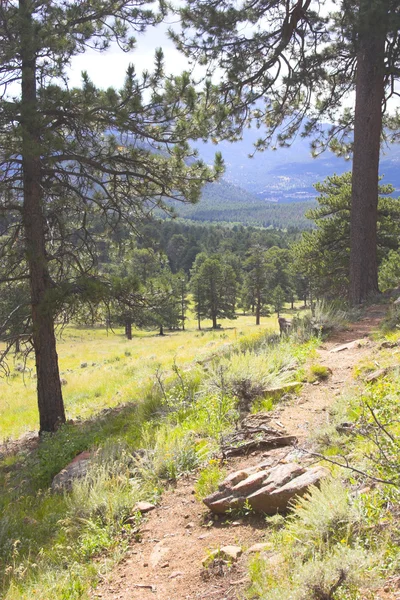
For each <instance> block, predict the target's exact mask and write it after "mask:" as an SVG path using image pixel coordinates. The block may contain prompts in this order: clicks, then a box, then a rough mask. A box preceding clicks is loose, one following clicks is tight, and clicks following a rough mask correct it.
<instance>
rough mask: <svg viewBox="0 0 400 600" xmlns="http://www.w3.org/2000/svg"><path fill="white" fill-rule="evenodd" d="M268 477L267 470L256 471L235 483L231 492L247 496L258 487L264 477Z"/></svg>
mask: <svg viewBox="0 0 400 600" xmlns="http://www.w3.org/2000/svg"><path fill="white" fill-rule="evenodd" d="M267 477H268V473H267V471H260V472H258V473H254V474H253V475H250V476H249V477H247V478H246V479H244V480H242V481H240V482H239V483H237V484H236V485H235V486H234V487H233V488H232V492H233V493H234V494H239V495H240V496H248V494H251V493H252V492H253V491H254V490H256V489H257V488H259V487H260V485H261V484H262V482H263V481H264V479H266V478H267Z"/></svg>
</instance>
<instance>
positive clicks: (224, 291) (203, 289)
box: [190, 253, 237, 329]
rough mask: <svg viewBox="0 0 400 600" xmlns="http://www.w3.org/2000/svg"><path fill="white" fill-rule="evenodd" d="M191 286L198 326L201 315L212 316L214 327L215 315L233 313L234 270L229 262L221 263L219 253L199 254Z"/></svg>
mask: <svg viewBox="0 0 400 600" xmlns="http://www.w3.org/2000/svg"><path fill="white" fill-rule="evenodd" d="M190 288H191V291H192V294H193V300H194V308H195V313H196V315H197V320H198V324H199V329H200V321H201V319H211V321H212V327H213V329H217V328H218V323H217V319H219V318H221V319H234V318H235V317H236V315H235V306H236V291H237V290H236V277H235V271H234V270H233V268H232V267H231V266H230V265H227V264H224V263H223V262H222V261H221V258H220V257H219V256H216V255H213V256H210V257H207V256H206V255H204V254H203V253H202V254H200V255H198V257H197V258H196V261H195V263H194V266H193V272H192V278H191V280H190Z"/></svg>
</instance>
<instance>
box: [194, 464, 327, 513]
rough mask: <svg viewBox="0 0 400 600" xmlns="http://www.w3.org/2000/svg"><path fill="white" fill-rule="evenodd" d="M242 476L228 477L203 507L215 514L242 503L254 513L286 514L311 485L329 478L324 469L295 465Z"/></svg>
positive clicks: (206, 499) (205, 499) (241, 472)
mask: <svg viewBox="0 0 400 600" xmlns="http://www.w3.org/2000/svg"><path fill="white" fill-rule="evenodd" d="M263 467H264V464H263ZM252 471H253V469H252ZM238 473H240V474H241V477H240V481H239V483H237V484H236V485H234V486H232V481H237V480H238V477H236V475H237V474H238ZM243 473H244V471H243V470H242V471H239V472H236V473H231V474H230V475H229V476H228V477H227V478H226V479H225V480H224V481H223V482H222V483H221V484H220V486H219V490H218V491H217V492H214V493H213V494H210V495H209V496H207V497H206V498H204V500H203V502H204V504H205V505H206V506H207V507H208V508H209V509H210V510H211V511H212V512H213V513H214V514H217V515H218V514H224V513H226V512H228V511H229V510H232V509H240V508H242V507H243V505H244V504H245V502H247V503H248V504H249V505H250V506H251V508H252V509H253V510H254V511H255V512H260V513H266V514H269V515H273V514H276V513H277V512H281V513H282V512H286V511H287V510H288V508H289V504H290V501H291V500H292V499H293V498H295V497H296V496H303V495H304V494H305V493H306V491H307V490H308V488H309V487H310V486H311V485H318V484H319V482H320V481H321V479H323V478H324V477H327V476H328V475H329V471H328V470H327V469H325V468H324V467H313V468H306V467H302V466H301V465H299V464H297V463H287V464H283V465H278V466H276V467H273V468H272V469H269V470H266V469H265V468H263V469H261V470H259V471H256V472H255V473H254V472H252V473H249V474H248V476H247V478H245V479H243V478H242V474H243Z"/></svg>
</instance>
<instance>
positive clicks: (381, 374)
mask: <svg viewBox="0 0 400 600" xmlns="http://www.w3.org/2000/svg"><path fill="white" fill-rule="evenodd" d="M388 370H389V369H378V370H377V371H374V372H373V373H370V374H369V375H367V376H366V378H365V381H366V382H367V383H370V382H371V381H376V380H377V379H380V378H381V377H384V376H385V375H387V372H388Z"/></svg>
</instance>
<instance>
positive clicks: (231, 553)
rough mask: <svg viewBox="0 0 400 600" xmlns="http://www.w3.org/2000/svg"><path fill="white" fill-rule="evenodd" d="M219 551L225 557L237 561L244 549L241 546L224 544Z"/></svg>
mask: <svg viewBox="0 0 400 600" xmlns="http://www.w3.org/2000/svg"><path fill="white" fill-rule="evenodd" d="M219 552H220V555H222V557H223V558H225V559H227V560H233V561H234V562H236V561H237V559H238V558H239V556H240V555H241V554H242V552H243V550H242V548H241V547H240V546H223V547H222V548H221V549H220V551H219Z"/></svg>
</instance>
